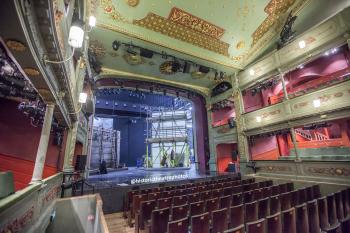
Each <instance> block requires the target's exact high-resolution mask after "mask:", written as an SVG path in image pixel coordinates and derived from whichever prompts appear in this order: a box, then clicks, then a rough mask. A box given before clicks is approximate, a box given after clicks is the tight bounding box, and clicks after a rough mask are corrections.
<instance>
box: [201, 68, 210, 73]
mask: <svg viewBox="0 0 350 233" xmlns="http://www.w3.org/2000/svg"><path fill="white" fill-rule="evenodd" d="M199 71H200V72H202V73H205V74H207V73H209V71H210V69H209V67H206V66H199Z"/></svg>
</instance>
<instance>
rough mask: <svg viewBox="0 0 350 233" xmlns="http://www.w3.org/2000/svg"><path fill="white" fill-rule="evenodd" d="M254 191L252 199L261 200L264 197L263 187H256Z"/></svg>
mask: <svg viewBox="0 0 350 233" xmlns="http://www.w3.org/2000/svg"><path fill="white" fill-rule="evenodd" d="M252 192H253V196H252V201H257V200H260V199H261V198H264V197H263V195H262V188H260V189H254V190H253V191H252Z"/></svg>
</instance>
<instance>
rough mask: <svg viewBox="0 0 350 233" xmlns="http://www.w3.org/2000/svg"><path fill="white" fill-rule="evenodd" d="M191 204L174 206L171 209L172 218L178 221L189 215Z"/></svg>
mask: <svg viewBox="0 0 350 233" xmlns="http://www.w3.org/2000/svg"><path fill="white" fill-rule="evenodd" d="M188 211H189V205H187V204H185V205H179V206H173V208H172V209H171V220H172V221H176V220H179V219H182V218H186V217H187V216H188Z"/></svg>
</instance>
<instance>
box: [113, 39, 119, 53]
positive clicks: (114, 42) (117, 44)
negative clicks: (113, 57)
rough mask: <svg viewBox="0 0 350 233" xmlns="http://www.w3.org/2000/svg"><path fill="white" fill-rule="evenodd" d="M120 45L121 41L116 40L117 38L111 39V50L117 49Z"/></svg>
mask: <svg viewBox="0 0 350 233" xmlns="http://www.w3.org/2000/svg"><path fill="white" fill-rule="evenodd" d="M120 45H121V43H120V42H119V41H117V40H115V41H113V43H112V48H113V50H115V51H118V49H119V47H120Z"/></svg>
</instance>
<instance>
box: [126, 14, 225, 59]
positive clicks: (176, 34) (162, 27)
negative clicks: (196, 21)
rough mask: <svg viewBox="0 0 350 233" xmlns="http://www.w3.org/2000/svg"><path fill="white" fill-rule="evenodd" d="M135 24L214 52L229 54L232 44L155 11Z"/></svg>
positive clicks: (135, 21) (134, 22)
mask: <svg viewBox="0 0 350 233" xmlns="http://www.w3.org/2000/svg"><path fill="white" fill-rule="evenodd" d="M133 24H135V25H138V26H140V27H144V28H147V29H150V30H152V31H155V32H159V33H162V34H164V35H167V36H169V37H172V38H175V39H178V40H181V41H184V42H187V43H190V44H193V45H195V46H198V47H201V48H204V49H207V50H210V51H212V52H215V53H219V54H222V55H224V56H229V54H228V48H229V46H230V45H229V44H228V43H226V42H223V41H220V40H218V39H215V38H213V37H211V36H208V35H206V34H203V33H200V32H198V31H197V30H195V29H192V28H188V27H187V26H184V25H182V24H179V23H176V22H174V21H172V20H169V19H166V18H164V17H162V16H159V15H156V14H154V13H149V14H148V15H147V16H146V17H145V18H143V19H141V20H134V21H133Z"/></svg>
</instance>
